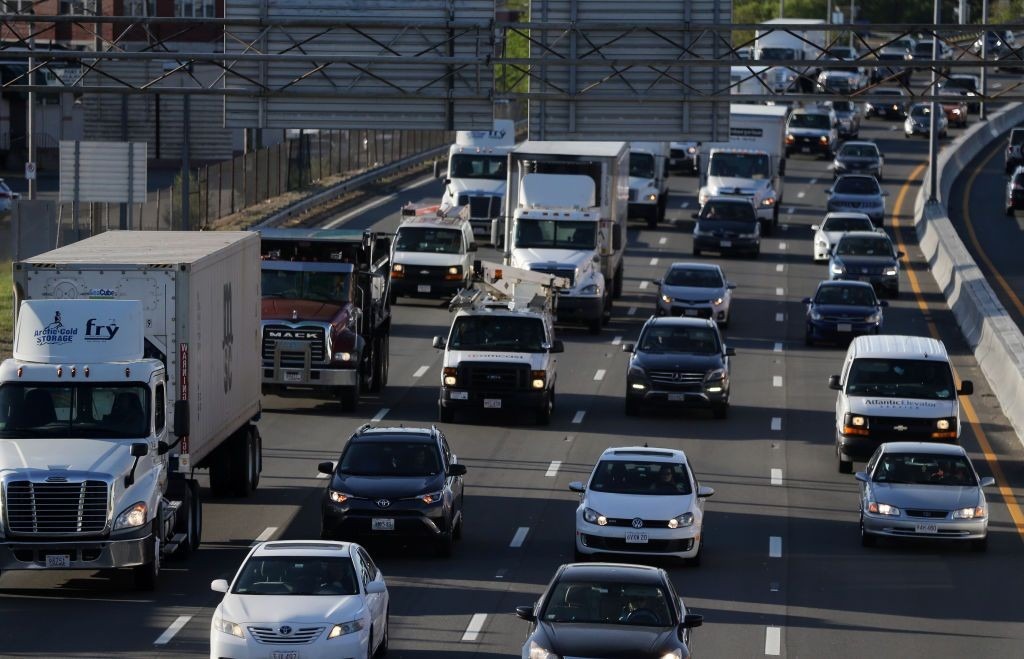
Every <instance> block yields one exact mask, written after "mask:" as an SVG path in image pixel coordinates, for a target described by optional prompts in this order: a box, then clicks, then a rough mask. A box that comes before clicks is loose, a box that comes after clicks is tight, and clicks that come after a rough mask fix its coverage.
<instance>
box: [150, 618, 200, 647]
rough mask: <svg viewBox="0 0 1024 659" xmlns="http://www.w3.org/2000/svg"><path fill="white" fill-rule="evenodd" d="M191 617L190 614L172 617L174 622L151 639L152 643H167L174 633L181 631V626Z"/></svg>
mask: <svg viewBox="0 0 1024 659" xmlns="http://www.w3.org/2000/svg"><path fill="white" fill-rule="evenodd" d="M191 619H192V616H178V617H177V618H175V619H174V622H172V623H171V624H170V626H169V627H168V628H167V629H165V630H164V633H163V634H160V636H158V637H157V639H156V640H155V641H153V645H167V644H168V643H170V642H171V639H172V638H174V635H175V634H177V633H178V632H180V631H181V628H182V627H184V626H185V625H187V624H188V621H189V620H191Z"/></svg>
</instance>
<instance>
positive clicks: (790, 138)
mask: <svg viewBox="0 0 1024 659" xmlns="http://www.w3.org/2000/svg"><path fill="white" fill-rule="evenodd" d="M794 142H796V138H795V137H793V135H792V134H791V133H786V144H793V143H794Z"/></svg>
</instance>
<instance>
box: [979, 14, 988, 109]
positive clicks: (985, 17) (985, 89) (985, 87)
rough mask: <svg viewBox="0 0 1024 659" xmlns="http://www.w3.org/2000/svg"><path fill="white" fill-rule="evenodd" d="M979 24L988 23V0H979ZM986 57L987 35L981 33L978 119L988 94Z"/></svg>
mask: <svg viewBox="0 0 1024 659" xmlns="http://www.w3.org/2000/svg"><path fill="white" fill-rule="evenodd" d="M981 24H982V25H988V0H981ZM987 59H988V35H987V34H985V33H982V35H981V61H982V67H981V90H980V91H981V102H980V103H978V119H980V120H982V121H984V120H985V96H986V95H987V94H988V74H987V72H988V67H987V66H984V63H985V61H986V60H987Z"/></svg>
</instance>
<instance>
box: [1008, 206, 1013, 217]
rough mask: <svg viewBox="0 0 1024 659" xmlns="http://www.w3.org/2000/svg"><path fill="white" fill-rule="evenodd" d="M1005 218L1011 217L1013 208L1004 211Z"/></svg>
mask: <svg viewBox="0 0 1024 659" xmlns="http://www.w3.org/2000/svg"><path fill="white" fill-rule="evenodd" d="M1006 217H1013V207H1010V208H1007V209H1006Z"/></svg>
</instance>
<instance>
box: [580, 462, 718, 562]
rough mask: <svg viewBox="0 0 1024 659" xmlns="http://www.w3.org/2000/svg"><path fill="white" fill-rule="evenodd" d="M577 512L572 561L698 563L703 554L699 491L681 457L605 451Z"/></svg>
mask: <svg viewBox="0 0 1024 659" xmlns="http://www.w3.org/2000/svg"><path fill="white" fill-rule="evenodd" d="M569 489H570V490H572V491H573V492H580V493H581V494H582V495H583V496H582V497H581V498H580V505H579V508H577V509H576V560H577V561H581V560H584V559H585V558H586V557H587V556H590V555H593V554H629V555H633V556H636V555H648V556H675V557H677V558H681V559H685V560H687V561H688V562H689V563H690V564H691V565H697V564H699V563H700V557H701V551H702V550H703V548H704V542H703V538H702V537H701V531H702V529H703V525H704V501H705V499H707V498H708V497H710V496H711V495H713V494H714V493H715V491H714V490H713V489H711V488H710V487H704V486H702V485H701V484H700V483H699V482H698V480H697V477H696V476H695V475H694V473H693V471H692V470H691V469H690V465H689V463H688V462H687V460H686V454H685V453H683V452H682V451H678V450H675V449H666V448H647V447H624V448H609V449H606V450H605V452H604V453H602V454H601V458H600V459H599V460H598V462H597V466H596V467H594V471H593V473H592V474H591V475H590V480H589V481H588V482H587V484H586V485H584V484H583V483H581V482H579V481H574V482H572V483H569Z"/></svg>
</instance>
